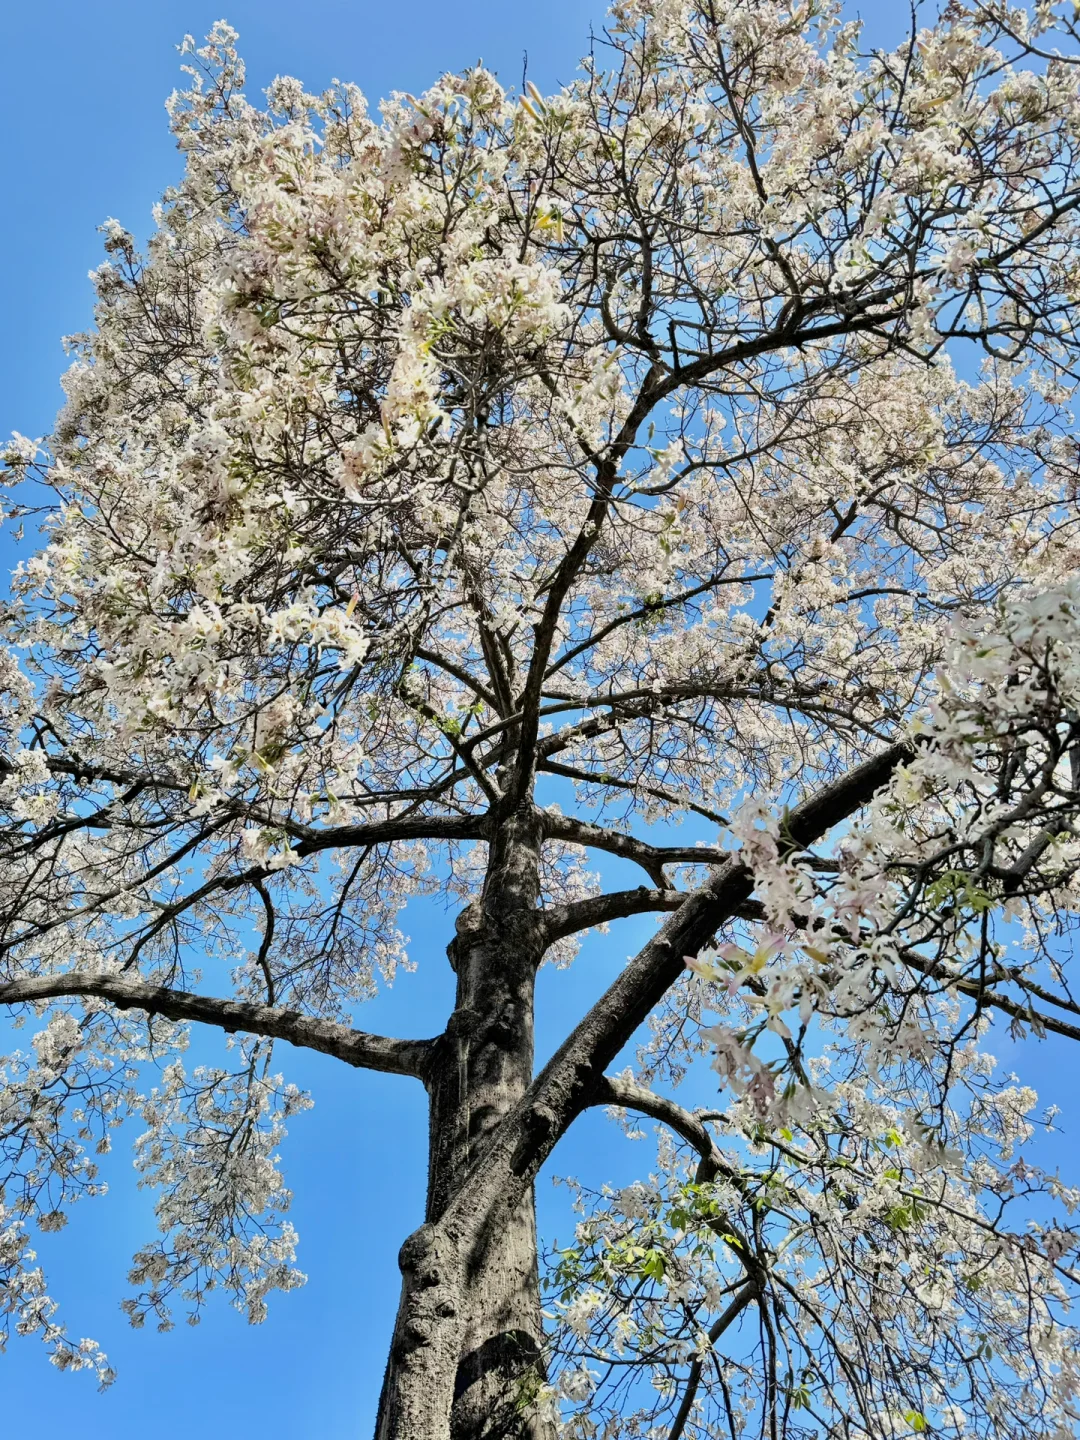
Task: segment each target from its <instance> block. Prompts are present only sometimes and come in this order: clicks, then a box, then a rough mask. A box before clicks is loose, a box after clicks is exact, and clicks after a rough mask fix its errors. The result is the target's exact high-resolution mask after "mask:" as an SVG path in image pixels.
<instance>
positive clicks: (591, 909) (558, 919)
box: [542, 885, 688, 945]
mask: <svg viewBox="0 0 1080 1440" xmlns="http://www.w3.org/2000/svg"><path fill="white" fill-rule="evenodd" d="M687 893H688V892H687V891H685V890H668V889H663V890H658V889H650V888H649V887H648V886H647V885H639V886H638V887H637V889H636V890H615V891H612V893H611V894H610V895H591V896H590V897H589V898H588V899H587V900H573V901H571V902H570V903H569V904H566V905H552V906H550V907H549V908H548V909H547V910H545V911H544V914H543V921H542V923H543V926H544V939H545V940H546V941H547V943H548V944H549V945H550V944H552V942H553V941H555V940H561V939H562V938H563V936H565V935H576V934H577V933H578V931H579V930H590V929H591V928H592V927H593V926H594V925H606V924H607V923H608V921H609V920H623V919H625V918H626V916H628V915H645V914H648V912H649V911H650V910H653V911H655V910H677V909H678V908H679V906H680V905H681V904H682V903H683V901H684V900H685V899H686V897H687Z"/></svg>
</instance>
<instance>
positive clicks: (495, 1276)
mask: <svg viewBox="0 0 1080 1440" xmlns="http://www.w3.org/2000/svg"><path fill="white" fill-rule="evenodd" d="M541 838H542V837H541V830H540V815H539V812H538V811H537V810H536V808H535V807H534V806H533V805H532V803H531V802H524V803H523V804H522V805H520V806H519V807H518V808H517V809H516V810H515V811H514V812H513V813H512V814H511V815H510V816H509V817H507V818H506V819H504V820H503V821H502V822H501V823H500V824H499V826H498V828H497V829H496V832H495V834H494V836H493V838H492V842H491V848H490V856H489V862H488V870H487V875H486V878H485V884H484V889H483V892H482V895H481V897H480V898H479V900H478V901H476V902H474V903H473V904H472V905H470V906H469V907H468V908H467V909H465V910H464V911H463V912H462V913H461V915H460V916H459V917H458V921H457V926H456V935H455V938H454V940H453V941H452V943H451V944H450V946H449V948H448V956H449V959H450V963H451V965H452V966H453V968H454V970H455V972H456V975H457V996H456V1002H455V1006H454V1013H453V1016H452V1017H451V1020H450V1023H449V1025H448V1026H447V1029H446V1032H445V1034H444V1035H443V1036H442V1037H441V1038H440V1040H439V1041H438V1042H437V1043H436V1045H435V1046H434V1047H433V1049H432V1052H431V1055H430V1057H429V1060H428V1064H427V1068H426V1072H425V1081H426V1084H427V1089H428V1095H429V1102H430V1103H429V1152H428V1154H429V1173H428V1195H427V1213H426V1223H425V1226H424V1228H423V1230H422V1231H420V1232H418V1234H417V1236H415V1237H413V1238H412V1240H411V1241H410V1242H407V1243H406V1247H405V1249H404V1250H403V1252H402V1269H403V1272H404V1275H405V1287H404V1292H403V1296H402V1310H401V1312H400V1313H399V1317H398V1325H397V1327H396V1329H395V1335H394V1341H393V1345H392V1347H391V1353H390V1359H389V1362H388V1366H387V1374H386V1379H385V1382H384V1388H383V1400H382V1403H381V1405H380V1418H379V1422H378V1429H377V1433H378V1435H379V1436H380V1437H381V1436H383V1435H387V1434H391V1433H401V1432H400V1431H399V1430H396V1429H394V1428H392V1426H393V1425H394V1424H395V1423H398V1422H395V1421H394V1420H393V1419H392V1417H391V1415H390V1414H389V1413H388V1404H389V1402H388V1396H389V1395H391V1394H392V1393H395V1392H396V1391H397V1389H398V1386H397V1383H396V1382H397V1376H396V1375H395V1371H396V1369H397V1367H399V1366H401V1365H404V1366H406V1367H411V1365H412V1364H414V1363H415V1362H416V1360H417V1358H418V1352H417V1350H416V1344H415V1342H416V1341H417V1340H418V1339H420V1340H421V1341H422V1344H421V1347H420V1351H419V1356H420V1357H422V1356H423V1354H424V1351H426V1350H428V1345H427V1341H426V1329H425V1327H424V1325H423V1324H421V1325H420V1327H419V1331H418V1330H417V1326H416V1321H415V1317H413V1318H411V1319H410V1315H409V1307H408V1305H407V1303H406V1302H407V1300H408V1299H409V1296H410V1292H411V1291H412V1290H413V1288H414V1287H419V1288H420V1289H429V1290H432V1291H441V1290H442V1288H443V1286H444V1285H445V1284H446V1282H447V1281H450V1283H449V1287H448V1288H449V1289H450V1290H451V1291H452V1292H453V1298H452V1299H451V1300H449V1301H447V1300H446V1299H445V1298H443V1299H441V1300H439V1301H438V1302H437V1304H438V1305H440V1306H442V1307H443V1308H444V1309H445V1307H446V1306H447V1304H450V1305H452V1306H453V1307H454V1319H455V1321H456V1324H455V1326H454V1329H455V1332H456V1339H455V1341H454V1343H453V1347H452V1348H453V1350H455V1351H456V1356H450V1355H446V1356H443V1357H442V1360H443V1363H444V1364H450V1363H455V1367H456V1368H455V1379H454V1385H453V1397H452V1407H451V1411H450V1414H449V1416H448V1417H447V1416H446V1415H445V1414H444V1413H443V1414H439V1415H435V1414H432V1413H428V1414H427V1415H425V1416H424V1417H423V1423H426V1424H433V1425H435V1426H436V1427H443V1428H441V1429H440V1428H436V1429H434V1430H432V1432H431V1433H433V1434H444V1433H447V1429H446V1427H447V1426H448V1433H449V1435H450V1436H451V1437H452V1440H510V1437H522V1440H525V1437H527V1440H550V1437H551V1436H552V1435H553V1433H554V1432H553V1430H552V1429H551V1427H550V1426H548V1425H547V1424H545V1423H544V1422H543V1421H542V1420H541V1419H540V1418H539V1417H538V1416H537V1415H536V1414H535V1412H534V1407H531V1406H530V1404H529V1400H530V1398H531V1396H532V1394H533V1393H534V1392H535V1390H536V1387H537V1384H538V1382H539V1380H540V1378H541V1376H542V1357H541V1347H542V1340H543V1322H542V1317H541V1311H540V1292H539V1276H538V1266H537V1249H536V1214H535V1204H534V1196H533V1188H532V1186H531V1185H529V1186H526V1187H525V1188H524V1189H523V1191H522V1192H521V1194H520V1195H519V1196H518V1197H517V1198H516V1201H515V1203H514V1204H513V1205H512V1206H511V1207H510V1208H509V1210H508V1211H507V1212H505V1213H503V1214H500V1216H499V1220H498V1223H497V1224H493V1223H490V1222H489V1223H487V1224H481V1225H479V1226H478V1227H477V1229H476V1230H475V1232H474V1233H473V1234H472V1235H471V1236H470V1237H469V1244H468V1245H467V1246H466V1247H462V1248H461V1249H459V1250H458V1251H457V1252H456V1253H454V1252H453V1251H452V1247H448V1246H447V1245H446V1243H445V1240H443V1241H441V1242H440V1243H439V1244H433V1245H432V1246H430V1247H429V1243H428V1242H429V1238H430V1237H433V1236H434V1235H435V1233H436V1231H435V1229H434V1227H437V1226H438V1225H439V1223H440V1222H441V1221H442V1220H443V1219H444V1217H445V1214H446V1211H447V1208H448V1206H449V1204H450V1203H451V1201H452V1199H453V1198H454V1196H455V1195H456V1194H457V1193H458V1192H459V1191H460V1188H461V1185H462V1182H463V1181H464V1179H465V1177H466V1175H467V1174H468V1172H469V1168H470V1165H471V1164H472V1162H473V1161H474V1160H475V1158H476V1156H477V1154H478V1153H479V1151H480V1150H481V1148H482V1147H483V1143H484V1141H485V1140H486V1139H487V1137H488V1136H489V1135H490V1133H491V1132H492V1130H493V1129H494V1128H495V1127H496V1126H497V1125H498V1124H499V1122H500V1121H502V1120H503V1119H504V1118H505V1117H506V1116H507V1115H508V1114H510V1112H511V1111H512V1110H513V1109H514V1107H515V1106H516V1105H517V1104H518V1103H519V1102H520V1101H521V1099H522V1097H523V1096H524V1094H525V1092H526V1091H527V1089H528V1087H529V1085H530V1083H531V1082H532V1079H533V1043H534V991H535V984H536V972H537V968H538V966H539V964H540V960H541V959H542V957H543V952H544V948H545V943H546V941H545V935H544V930H543V928H542V924H541V916H540V912H539V910H538V908H537V906H538V902H539V896H540V878H539V866H540V845H541ZM414 1252H415V1254H414ZM451 1276H452V1277H453V1278H452V1280H451V1279H450V1277H451ZM436 1280H438V1281H439V1282H440V1283H434V1282H435V1281H436ZM432 1318H434V1319H438V1318H439V1317H438V1316H435V1317H432ZM427 1358H428V1359H429V1360H433V1359H434V1355H433V1354H429V1355H428V1357H427ZM421 1363H423V1362H422V1360H421ZM436 1393H437V1387H432V1391H431V1395H432V1397H433V1396H434V1395H435V1394H436ZM443 1409H445V1407H443ZM419 1421H420V1417H416V1418H415V1420H414V1421H412V1422H411V1423H418V1422H419ZM417 1433H419V1432H417ZM423 1433H424V1434H427V1433H428V1432H427V1431H426V1430H425V1431H424V1432H423Z"/></svg>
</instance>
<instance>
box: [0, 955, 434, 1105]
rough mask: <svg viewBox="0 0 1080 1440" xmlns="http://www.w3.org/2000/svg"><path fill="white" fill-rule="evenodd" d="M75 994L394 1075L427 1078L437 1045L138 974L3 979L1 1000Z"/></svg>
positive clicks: (10, 1002) (12, 1002) (0, 1002)
mask: <svg viewBox="0 0 1080 1440" xmlns="http://www.w3.org/2000/svg"><path fill="white" fill-rule="evenodd" d="M76 995H84V996H93V997H95V998H97V999H100V1000H107V1001H108V1002H109V1003H110V1004H111V1005H114V1006H116V1008H117V1009H118V1010H145V1011H146V1013H147V1014H148V1015H164V1016H166V1018H168V1019H169V1020H197V1021H199V1022H200V1023H201V1024H204V1025H214V1026H216V1027H217V1028H218V1029H219V1030H225V1031H227V1032H229V1033H232V1032H233V1031H236V1030H243V1031H246V1032H247V1033H248V1034H250V1035H267V1036H270V1037H272V1038H273V1039H275V1040H287V1041H288V1042H289V1044H290V1045H297V1046H300V1047H301V1048H302V1049H305V1050H318V1051H320V1052H321V1053H322V1054H324V1055H332V1056H333V1057H334V1058H335V1060H343V1061H344V1062H345V1063H346V1064H347V1065H355V1066H357V1067H359V1068H360V1069H364V1070H381V1071H383V1072H384V1073H385V1074H389V1075H412V1076H414V1077H415V1078H416V1079H423V1078H424V1073H425V1069H426V1066H427V1061H428V1056H429V1055H430V1054H431V1050H432V1041H430V1040H395V1039H391V1038H390V1037H389V1036H386V1035H371V1034H369V1033H368V1032H367V1031H364V1030H353V1029H351V1028H350V1027H349V1026H348V1025H341V1024H338V1023H337V1022H336V1021H333V1020H320V1019H318V1018H316V1017H314V1016H311V1015H301V1014H300V1012H299V1011H297V1010H281V1009H277V1008H276V1007H274V1006H272V1005H253V1004H249V1003H247V1002H246V1001H239V1000H222V999H218V998H215V997H213V996H209V995H193V994H191V993H190V992H189V991H186V990H172V989H170V988H169V987H168V986H167V985H147V984H144V983H143V982H141V981H138V980H124V979H121V978H120V977H119V976H117V975H108V974H106V975H94V974H82V973H79V972H68V973H66V974H61V975H36V976H33V977H30V978H27V979H25V980H11V981H8V982H7V983H6V984H3V985H0V1005H35V1004H38V1003H39V1002H40V1001H42V1000H56V999H60V998H63V997H66V996H76Z"/></svg>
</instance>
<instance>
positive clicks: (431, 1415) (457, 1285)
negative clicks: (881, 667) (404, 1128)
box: [376, 745, 911, 1440]
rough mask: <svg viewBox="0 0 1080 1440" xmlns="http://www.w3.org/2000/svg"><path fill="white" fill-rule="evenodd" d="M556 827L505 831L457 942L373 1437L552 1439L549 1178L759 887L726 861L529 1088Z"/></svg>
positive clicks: (850, 793)
mask: <svg viewBox="0 0 1080 1440" xmlns="http://www.w3.org/2000/svg"><path fill="white" fill-rule="evenodd" d="M910 753H911V752H910V749H909V747H908V746H906V745H896V746H892V747H890V748H889V749H888V750H886V751H884V752H882V753H881V754H880V755H878V756H875V757H874V758H873V759H871V760H869V761H867V762H865V763H864V764H863V765H860V766H857V767H856V768H855V769H853V770H852V771H850V772H849V773H848V774H847V775H845V776H843V777H842V778H841V779H840V780H838V781H836V782H834V783H833V784H831V785H827V786H825V787H823V789H822V790H820V791H818V792H817V793H816V794H815V795H813V796H811V797H810V798H809V799H807V800H806V801H804V802H803V804H801V805H800V806H798V807H797V808H796V809H795V810H793V811H791V812H790V814H789V815H788V819H787V833H788V835H789V837H790V840H791V843H792V845H793V846H798V847H801V846H806V845H810V844H812V843H814V842H815V841H816V840H818V839H819V838H820V837H821V836H823V835H824V834H825V833H826V832H827V831H829V830H830V829H831V828H832V827H833V826H834V825H836V824H837V823H839V822H840V821H842V820H844V819H845V818H847V816H849V815H851V814H852V813H854V811H855V810H857V809H858V808H859V807H860V806H862V805H864V804H865V803H866V802H867V800H869V799H870V797H871V796H872V794H873V793H874V791H875V790H876V789H878V787H879V786H880V785H882V784H883V783H884V782H885V781H886V780H887V779H888V778H889V775H890V774H891V773H892V771H893V769H894V768H895V766H896V765H897V764H898V763H899V762H900V761H901V760H903V759H905V758H907V757H908V756H909V755H910ZM545 824H546V816H545V814H544V812H542V811H539V810H537V809H536V808H535V807H533V806H532V805H531V803H528V802H523V803H522V804H520V805H519V806H518V807H517V808H516V809H515V810H514V811H513V812H512V813H511V814H510V815H509V816H508V817H506V818H504V819H502V821H501V822H500V823H499V824H498V825H497V826H496V827H495V829H494V832H493V834H492V836H491V839H490V842H489V843H490V847H491V849H490V859H489V866H488V873H487V878H486V881H485V885H484V889H483V892H482V895H481V897H480V899H479V901H478V902H476V903H474V905H472V906H470V907H469V908H467V909H466V910H465V911H464V912H463V913H462V915H461V916H460V917H459V919H458V923H457V934H456V936H455V939H454V941H453V943H452V944H451V946H450V948H449V955H450V960H451V963H452V965H453V966H454V969H455V971H456V973H457V1003H456V1006H455V1010H454V1015H453V1017H452V1020H451V1022H450V1024H449V1026H448V1027H447V1030H446V1032H445V1034H444V1035H443V1036H442V1037H441V1038H440V1039H439V1040H438V1041H436V1042H434V1043H433V1045H432V1049H431V1051H430V1053H429V1056H428V1060H427V1064H426V1068H425V1070H424V1072H423V1073H424V1080H425V1083H426V1085H427V1089H428V1093H429V1096H430V1151H429V1154H430V1168H429V1183H428V1202H427V1217H426V1220H425V1223H424V1224H423V1225H422V1226H421V1228H420V1229H419V1230H417V1231H416V1232H415V1233H414V1234H413V1235H411V1236H410V1237H409V1239H408V1240H406V1242H405V1244H404V1245H403V1246H402V1249H401V1255H400V1265H401V1272H402V1289H401V1299H400V1304H399V1307H398V1314H397V1320H396V1323H395V1327H394V1335H393V1340H392V1343H391V1350H390V1357H389V1361H388V1364H387V1369H386V1376H385V1379H384V1382H383V1391H382V1396H381V1400H380V1406H379V1417H378V1421H377V1426H376V1440H553V1429H552V1427H551V1426H550V1425H548V1424H547V1423H546V1422H545V1421H544V1420H543V1419H542V1418H541V1417H540V1416H539V1415H538V1414H537V1411H536V1407H535V1405H533V1404H532V1403H531V1397H532V1395H533V1393H534V1391H535V1389H536V1387H537V1385H538V1383H540V1382H541V1381H542V1379H543V1368H542V1364H543V1361H542V1351H543V1331H542V1322H541V1314H540V1299H539V1286H538V1278H537V1253H536V1221H535V1211H534V1200H533V1183H534V1180H535V1177H536V1174H537V1171H538V1170H539V1168H540V1166H541V1165H542V1164H543V1163H544V1161H545V1160H546V1159H547V1158H548V1156H549V1155H550V1153H551V1151H552V1150H553V1149H554V1147H555V1145H556V1143H557V1142H558V1140H559V1138H560V1137H561V1136H562V1135H563V1134H565V1132H566V1130H567V1129H568V1128H569V1126H570V1125H571V1124H572V1123H573V1121H574V1120H575V1119H576V1118H577V1116H578V1115H580V1114H581V1113H582V1111H583V1110H585V1109H586V1108H588V1107H589V1106H590V1105H593V1104H596V1103H608V1102H609V1101H610V1099H611V1091H610V1082H609V1081H608V1079H607V1077H606V1076H605V1074H604V1071H605V1069H606V1067H607V1066H608V1065H610V1064H611V1062H612V1061H613V1060H614V1059H615V1057H616V1056H617V1055H618V1053H619V1051H620V1050H621V1049H622V1048H623V1046H624V1045H625V1044H626V1043H627V1041H629V1040H630V1038H631V1037H632V1035H633V1034H634V1031H635V1030H636V1029H637V1028H638V1026H639V1025H640V1024H642V1023H643V1022H644V1020H645V1019H646V1017H647V1016H648V1015H649V1013H650V1011H651V1010H652V1009H653V1007H654V1006H655V1005H656V1004H657V1003H658V1002H659V1001H660V1000H661V999H662V997H663V995H664V994H665V992H666V991H667V990H668V989H669V988H670V987H671V986H672V985H673V984H674V983H675V981H676V980H677V979H678V977H679V975H680V973H681V972H682V970H683V967H684V965H685V958H686V956H687V955H696V954H697V953H698V952H699V951H700V950H701V949H702V948H703V947H704V946H705V945H706V944H708V942H709V941H710V939H711V938H712V937H713V935H714V934H715V932H716V930H717V929H718V927H719V926H720V925H722V924H723V923H724V922H725V921H727V920H729V919H731V918H732V916H734V915H736V914H737V913H739V911H740V908H741V907H744V906H745V904H746V902H747V901H748V900H749V898H750V896H751V894H752V891H753V884H754V881H753V876H752V874H751V872H750V871H749V869H748V868H747V867H746V866H745V865H744V864H743V863H742V862H741V861H740V859H739V858H738V856H737V855H733V856H731V857H729V858H728V859H726V860H725V861H724V862H723V863H722V864H719V865H717V867H716V868H715V869H714V871H713V872H712V874H711V876H710V877H709V879H708V880H707V881H706V882H705V883H704V884H703V885H702V886H701V887H700V888H699V889H698V890H696V891H693V892H691V893H688V894H687V895H686V897H685V899H684V901H683V902H682V903H681V904H680V905H679V906H678V908H677V909H676V910H675V911H674V913H673V914H672V915H671V917H670V918H669V919H668V921H667V923H666V924H665V925H664V926H663V928H662V929H661V930H660V931H659V932H658V933H657V935H656V936H655V937H654V938H653V939H652V940H651V941H650V942H649V943H648V944H647V945H646V946H645V947H644V948H643V949H642V950H641V951H640V952H639V953H638V954H637V955H636V956H635V957H634V959H633V960H632V961H631V962H630V963H629V964H628V965H627V967H626V969H625V970H624V971H623V972H622V974H621V975H620V976H619V978H618V979H617V980H616V981H615V983H614V984H613V985H612V986H611V987H610V988H609V990H608V991H607V992H606V994H605V995H604V996H602V997H601V999H600V1000H598V1001H597V1003H596V1004H595V1005H594V1006H593V1008H592V1009H591V1010H590V1011H589V1012H588V1014H586V1015H585V1016H584V1018H583V1019H582V1020H581V1022H580V1023H579V1024H578V1025H577V1026H576V1027H575V1029H574V1030H573V1031H572V1032H571V1033H570V1035H569V1036H568V1038H567V1039H566V1040H565V1041H564V1043H563V1045H562V1046H561V1047H560V1049H559V1050H558V1051H557V1052H556V1054H555V1055H554V1056H553V1057H552V1058H551V1060H550V1061H549V1062H548V1063H547V1065H546V1066H545V1067H544V1069H543V1070H542V1071H541V1072H540V1074H539V1075H537V1076H536V1077H535V1078H534V1077H533V1034H534V998H533V997H534V985H535V977H536V970H537V967H538V965H539V963H540V960H541V959H542V957H543V951H544V948H545V943H546V937H547V936H548V934H549V932H548V930H547V929H546V928H545V919H544V916H543V912H542V911H541V910H540V909H539V908H538V905H539V893H540V885H539V857H540V847H541V844H542V842H543V839H544V836H545V829H544V826H545ZM620 1093H621V1092H620Z"/></svg>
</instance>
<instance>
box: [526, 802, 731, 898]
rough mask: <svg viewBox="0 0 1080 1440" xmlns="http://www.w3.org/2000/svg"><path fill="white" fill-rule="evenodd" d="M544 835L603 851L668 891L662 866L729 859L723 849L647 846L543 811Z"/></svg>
mask: <svg viewBox="0 0 1080 1440" xmlns="http://www.w3.org/2000/svg"><path fill="white" fill-rule="evenodd" d="M543 826H544V835H545V837H546V838H547V839H550V840H567V841H569V842H570V843H571V844H572V845H587V846H588V847H589V848H590V849H592V850H606V851H607V853H608V854H609V855H618V856H620V857H621V858H622V859H624V860H633V861H634V863H635V864H637V865H640V866H641V868H642V869H643V870H644V871H645V873H646V874H647V875H648V876H649V878H650V880H652V881H653V882H654V884H655V885H656V886H657V887H658V888H659V889H661V890H666V889H667V888H668V884H667V881H666V880H665V878H664V866H665V865H681V864H686V865H720V864H723V862H724V861H725V860H728V859H729V858H730V852H729V851H727V850H718V849H711V848H709V847H708V846H697V845H650V844H649V842H648V841H647V840H638V839H635V837H634V836H633V835H624V834H623V833H622V831H620V830H608V829H607V828H606V827H605V826H603V825H593V824H591V823H590V822H589V821H588V820H578V819H576V818H574V817H573V816H571V815H558V814H556V813H555V812H553V811H551V810H546V811H545V812H544V815H543Z"/></svg>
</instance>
